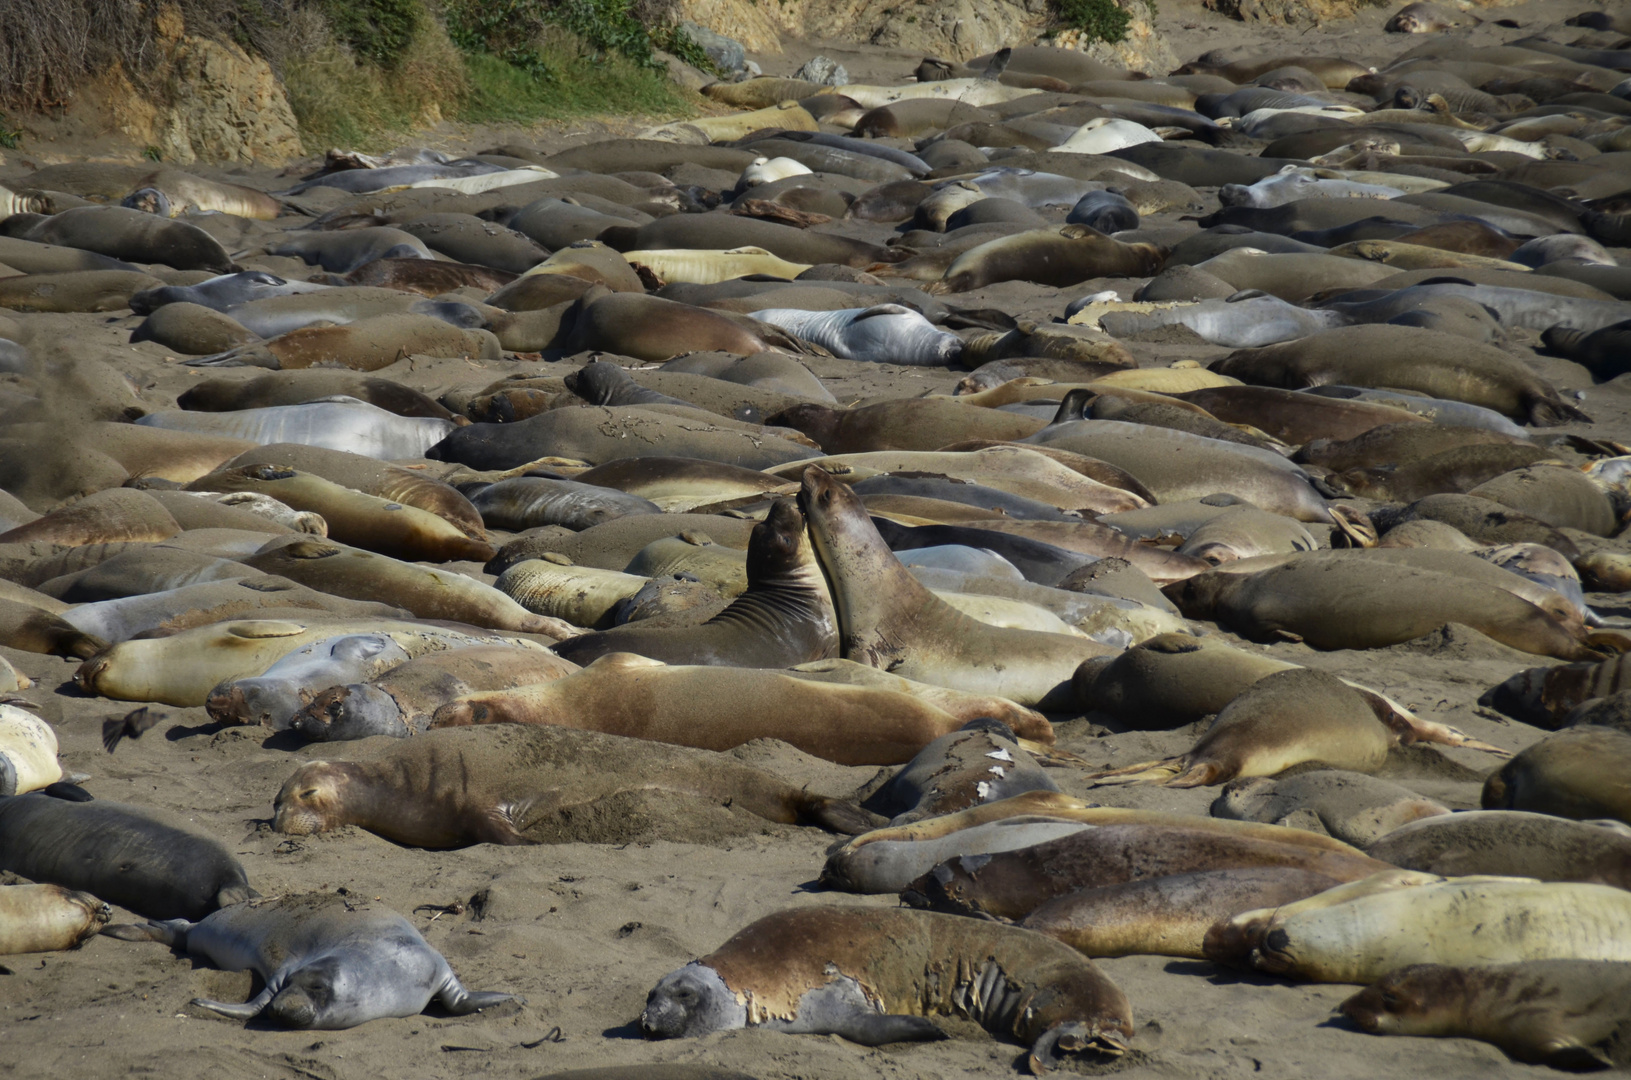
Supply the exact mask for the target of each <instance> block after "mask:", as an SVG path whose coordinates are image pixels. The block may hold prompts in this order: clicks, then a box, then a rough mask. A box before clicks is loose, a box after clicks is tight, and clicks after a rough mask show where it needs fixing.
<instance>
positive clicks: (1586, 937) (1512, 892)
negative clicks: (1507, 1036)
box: [1251, 877, 1631, 983]
mask: <svg viewBox="0 0 1631 1080" xmlns="http://www.w3.org/2000/svg"><path fill="white" fill-rule="evenodd" d="M1261 940H1262V944H1260V945H1259V946H1258V947H1257V948H1256V949H1255V950H1254V951H1253V952H1252V954H1251V963H1252V966H1253V967H1255V968H1257V969H1258V970H1260V971H1267V972H1270V973H1272V974H1276V975H1285V976H1290V977H1293V978H1298V979H1305V980H1308V981H1311V982H1347V983H1369V982H1373V981H1375V980H1377V979H1380V978H1382V977H1383V976H1385V975H1386V974H1388V973H1389V972H1391V971H1395V970H1397V969H1398V968H1401V967H1405V966H1407V965H1410V964H1508V963H1516V962H1518V961H1522V960H1599V961H1601V960H1611V961H1626V960H1631V892H1627V891H1625V890H1624V889H1615V888H1611V887H1610V886H1607V885H1582V884H1578V883H1575V882H1556V881H1553V882H1540V881H1533V880H1529V879H1525V878H1480V877H1472V878H1450V879H1447V880H1445V881H1442V882H1439V883H1436V884H1424V885H1420V886H1417V887H1415V888H1408V889H1390V890H1386V891H1383V892H1377V893H1372V894H1370V895H1367V896H1360V897H1356V898H1354V899H1351V900H1347V901H1344V902H1342V903H1337V904H1332V905H1330V906H1327V907H1315V908H1310V909H1308V910H1303V911H1297V910H1295V909H1282V910H1281V911H1280V912H1279V913H1278V914H1276V915H1275V916H1274V917H1273V918H1272V920H1271V922H1270V923H1269V928H1268V930H1267V932H1266V933H1265V934H1264V935H1263V936H1262V939H1261Z"/></svg>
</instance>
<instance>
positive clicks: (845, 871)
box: [821, 814, 1093, 894]
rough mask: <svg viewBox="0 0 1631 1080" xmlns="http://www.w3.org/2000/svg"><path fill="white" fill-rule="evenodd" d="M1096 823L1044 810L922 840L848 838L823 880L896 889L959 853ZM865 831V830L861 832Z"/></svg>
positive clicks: (1022, 844) (1025, 843)
mask: <svg viewBox="0 0 1631 1080" xmlns="http://www.w3.org/2000/svg"><path fill="white" fill-rule="evenodd" d="M1092 827H1093V826H1092V825H1089V824H1086V823H1084V822H1079V821H1061V820H1055V819H1053V818H1051V817H1047V816H1044V815H1040V814H1035V815H1020V816H1016V817H1008V818H1000V819H998V820H996V821H990V822H986V823H985V824H982V825H974V826H971V827H969V828H967V829H959V830H957V831H955V832H952V833H947V834H946V835H944V836H932V837H924V838H923V839H921V840H910V839H903V840H877V841H874V842H872V843H867V844H860V845H854V844H845V845H843V846H842V847H840V848H838V849H837V850H835V851H833V853H832V854H830V855H828V856H827V861H826V863H825V864H823V866H822V868H821V883H822V884H823V885H825V886H827V888H829V889H839V890H842V891H844V892H853V893H871V894H881V893H898V892H900V891H901V890H902V889H904V888H906V887H907V886H909V885H911V883H912V882H913V881H915V880H916V879H917V878H919V877H922V876H923V875H924V874H926V873H928V872H929V871H930V870H933V869H934V868H935V867H936V866H938V865H940V864H941V863H943V862H945V861H947V860H948V859H954V858H956V857H957V856H959V855H990V854H995V853H996V852H999V851H1015V850H1017V849H1019V848H1028V847H1034V846H1035V845H1037V844H1045V843H1047V842H1048V841H1050V840H1058V839H1060V838H1061V837H1065V836H1069V835H1071V834H1072V833H1077V832H1080V831H1081V830H1083V829H1090V828H1092ZM862 835H865V834H862Z"/></svg>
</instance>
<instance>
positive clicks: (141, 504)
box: [0, 488, 181, 547]
mask: <svg viewBox="0 0 1631 1080" xmlns="http://www.w3.org/2000/svg"><path fill="white" fill-rule="evenodd" d="M179 532H181V526H180V525H178V524H177V523H176V519H175V518H174V517H172V516H171V515H170V512H169V511H168V510H166V509H164V506H163V505H162V504H161V503H160V502H159V501H158V500H157V499H155V498H153V497H152V496H151V495H149V494H147V493H146V492H144V491H135V490H133V489H130V488H111V489H106V490H102V491H95V492H92V493H91V494H89V495H86V496H85V497H84V498H83V499H79V500H78V501H76V502H73V503H70V504H69V505H67V506H65V507H63V508H62V509H60V510H53V511H51V512H50V513H49V514H46V515H45V516H44V517H39V518H35V519H34V520H33V521H30V522H28V523H26V524H23V525H18V526H17V527H16V528H14V529H8V530H7V531H5V532H3V533H0V544H32V543H46V544H60V545H62V546H64V547H79V546H82V545H86V544H113V543H119V542H121V541H130V542H137V543H143V542H145V543H152V542H156V541H159V540H168V539H170V538H171V537H172V536H175V535H176V534H177V533H179Z"/></svg>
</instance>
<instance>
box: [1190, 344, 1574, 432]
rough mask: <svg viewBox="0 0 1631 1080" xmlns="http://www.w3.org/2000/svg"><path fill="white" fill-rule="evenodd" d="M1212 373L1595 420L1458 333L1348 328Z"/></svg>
mask: <svg viewBox="0 0 1631 1080" xmlns="http://www.w3.org/2000/svg"><path fill="white" fill-rule="evenodd" d="M1211 370H1212V371H1214V372H1216V373H1218V374H1219V375H1231V376H1234V377H1235V378H1238V379H1241V380H1243V381H1245V382H1249V383H1255V384H1257V385H1261V386H1278V387H1281V388H1282V389H1286V390H1299V389H1302V388H1303V387H1309V386H1321V385H1326V384H1330V383H1342V384H1346V385H1356V386H1386V387H1390V388H1392V389H1397V390H1402V391H1405V392H1407V393H1409V392H1415V393H1419V394H1427V395H1431V396H1434V397H1445V398H1450V399H1451V400H1454V401H1464V402H1468V403H1469V404H1473V405H1482V406H1484V407H1486V408H1490V409H1494V410H1495V411H1497V412H1499V413H1502V414H1504V415H1506V416H1510V417H1513V418H1516V419H1526V420H1528V421H1529V422H1530V423H1531V424H1534V425H1536V426H1537V427H1553V426H1556V425H1558V424H1563V423H1568V422H1569V421H1572V420H1585V421H1587V422H1589V420H1590V418H1589V417H1587V416H1586V414H1585V413H1583V412H1581V411H1580V410H1579V409H1578V408H1576V407H1575V406H1573V405H1570V404H1568V403H1567V402H1565V401H1564V400H1563V399H1562V398H1560V397H1559V396H1558V393H1557V389H1556V388H1555V387H1554V386H1552V385H1551V384H1550V383H1547V382H1546V381H1545V380H1543V379H1541V378H1539V377H1538V376H1536V375H1534V374H1533V373H1531V372H1530V371H1529V369H1528V368H1526V367H1524V366H1523V365H1522V364H1520V363H1518V362H1517V361H1516V360H1514V359H1513V358H1512V357H1511V355H1510V354H1508V353H1506V352H1503V351H1502V350H1500V349H1497V348H1495V347H1493V346H1489V345H1480V344H1478V343H1476V342H1469V341H1467V340H1466V339H1465V338H1462V337H1458V336H1456V335H1454V334H1446V333H1442V332H1440V331H1437V330H1421V329H1417V328H1415V327H1404V326H1390V325H1388V324H1385V323H1383V324H1374V325H1369V326H1344V327H1339V328H1337V329H1335V330H1327V331H1324V332H1323V333H1319V334H1315V335H1313V336H1311V337H1306V338H1302V339H1300V340H1298V341H1291V342H1286V343H1284V344H1280V345H1269V346H1266V347H1264V348H1260V349H1242V350H1240V351H1238V352H1234V353H1231V354H1229V355H1228V356H1226V357H1224V358H1223V359H1222V360H1219V361H1216V362H1215V363H1213V364H1212V365H1211Z"/></svg>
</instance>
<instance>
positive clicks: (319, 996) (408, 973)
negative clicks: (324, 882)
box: [103, 893, 520, 1031]
mask: <svg viewBox="0 0 1631 1080" xmlns="http://www.w3.org/2000/svg"><path fill="white" fill-rule="evenodd" d="M103 933H105V934H107V935H108V936H110V937H117V938H123V939H125V940H127V941H144V940H145V941H158V942H162V943H163V944H165V945H169V946H170V947H171V948H174V949H176V950H178V951H180V952H184V953H186V954H188V955H190V956H194V957H197V958H199V959H203V960H208V961H209V962H210V963H212V964H214V965H216V966H217V967H221V968H226V969H227V970H229V971H242V970H243V969H244V968H248V969H250V970H251V971H253V972H255V974H257V975H259V976H260V977H261V980H262V981H263V982H264V983H265V987H264V989H262V990H261V992H260V993H259V994H256V995H255V996H254V997H253V998H251V999H250V1000H248V1001H246V1002H244V1003H243V1004H242V1005H233V1004H230V1003H228V1002H224V1001H208V1000H205V999H203V998H194V999H193V1002H192V1003H193V1004H194V1005H197V1006H199V1007H201V1008H205V1009H209V1010H210V1011H211V1012H217V1013H220V1014H221V1015H222V1016H230V1017H233V1018H234V1019H238V1020H253V1019H254V1018H255V1017H257V1016H260V1015H261V1014H262V1013H263V1012H264V1013H266V1014H267V1015H268V1016H270V1017H272V1018H273V1019H275V1020H277V1021H278V1022H279V1023H281V1024H283V1025H285V1026H287V1027H292V1028H304V1029H314V1030H324V1031H336V1030H339V1029H342V1028H350V1027H356V1026H357V1025H358V1024H362V1023H366V1022H367V1021H369V1020H377V1019H379V1018H380V1017H385V1016H416V1015H418V1014H419V1013H421V1012H423V1011H424V1009H425V1006H426V1005H429V1004H430V1002H431V999H432V998H435V999H436V1001H437V1003H438V1004H439V1005H441V1006H442V1007H443V1008H444V1009H446V1010H447V1011H448V1012H450V1013H452V1014H453V1015H454V1016H467V1015H469V1014H470V1013H473V1012H480V1011H481V1010H482V1009H486V1008H491V1007H492V1006H494V1005H500V1004H503V1003H504V1002H507V1001H520V999H519V998H516V997H515V996H514V995H512V994H499V993H493V992H490V991H479V992H475V993H472V992H471V991H469V990H466V989H465V988H464V984H463V983H461V982H459V977H458V976H457V975H455V974H453V969H452V968H451V967H449V966H448V963H447V961H446V960H445V959H443V958H442V954H441V953H439V952H437V951H436V950H435V949H433V948H431V947H430V946H429V945H428V944H426V943H425V939H424V938H422V937H420V936H419V931H417V930H415V929H414V928H413V927H412V926H411V925H410V924H409V923H408V920H407V919H404V918H403V917H402V916H400V915H398V914H396V913H395V912H391V911H383V910H381V911H369V910H368V909H367V908H365V907H358V908H353V907H352V901H351V900H349V899H347V898H346V897H343V896H340V895H338V894H335V893H309V894H307V895H305V896H280V897H276V898H274V899H270V900H261V901H254V900H251V901H249V902H247V903H243V904H235V905H233V906H232V907H229V908H223V909H221V910H220V911H217V912H216V913H215V914H213V915H210V916H209V917H207V918H205V919H203V920H201V921H199V922H195V923H193V922H188V921H186V920H185V919H172V920H169V921H167V922H162V923H148V924H147V925H145V926H110V927H108V928H107V929H106V930H104V931H103Z"/></svg>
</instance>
